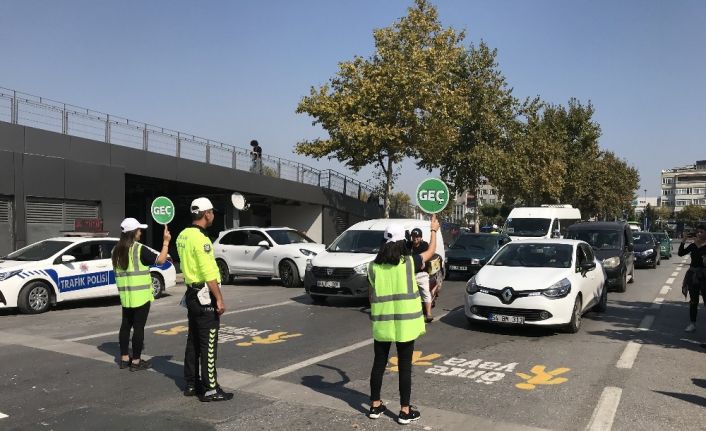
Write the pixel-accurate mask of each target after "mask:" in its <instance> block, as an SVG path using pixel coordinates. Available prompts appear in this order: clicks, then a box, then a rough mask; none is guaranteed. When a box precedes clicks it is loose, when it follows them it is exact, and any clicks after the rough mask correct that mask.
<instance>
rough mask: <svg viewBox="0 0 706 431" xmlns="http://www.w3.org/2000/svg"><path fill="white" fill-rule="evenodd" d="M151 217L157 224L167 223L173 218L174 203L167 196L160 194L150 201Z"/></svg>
mask: <svg viewBox="0 0 706 431" xmlns="http://www.w3.org/2000/svg"><path fill="white" fill-rule="evenodd" d="M150 214H152V218H153V219H154V221H156V222H157V223H159V224H168V223H171V221H172V220H174V204H173V203H172V201H171V200H170V199H169V198H165V197H164V196H160V197H158V198H156V199H155V200H153V201H152V208H151V209H150Z"/></svg>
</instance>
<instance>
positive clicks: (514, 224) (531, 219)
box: [504, 205, 581, 241]
mask: <svg viewBox="0 0 706 431" xmlns="http://www.w3.org/2000/svg"><path fill="white" fill-rule="evenodd" d="M579 221H581V211H579V209H578V208H574V207H572V206H571V205H542V206H541V207H520V208H514V209H513V210H512V211H510V215H509V216H508V217H507V220H506V221H505V227H504V231H505V233H506V234H508V235H509V236H510V239H512V240H513V241H517V240H522V239H528V238H533V239H538V238H563V237H564V235H566V229H567V228H568V227H569V226H571V225H572V224H574V223H576V222H579Z"/></svg>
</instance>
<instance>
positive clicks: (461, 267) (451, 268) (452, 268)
mask: <svg viewBox="0 0 706 431" xmlns="http://www.w3.org/2000/svg"><path fill="white" fill-rule="evenodd" d="M449 269H450V270H451V271H467V270H468V267H467V266H456V265H449Z"/></svg>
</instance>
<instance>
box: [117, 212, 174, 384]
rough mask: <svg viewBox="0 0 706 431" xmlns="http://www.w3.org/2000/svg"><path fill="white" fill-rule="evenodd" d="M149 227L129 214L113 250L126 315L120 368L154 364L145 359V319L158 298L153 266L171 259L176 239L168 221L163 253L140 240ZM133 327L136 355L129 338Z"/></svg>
mask: <svg viewBox="0 0 706 431" xmlns="http://www.w3.org/2000/svg"><path fill="white" fill-rule="evenodd" d="M143 229H147V225H146V224H142V223H140V222H139V221H137V220H136V219H134V218H126V219H125V220H123V222H122V223H120V230H121V234H120V240H119V241H118V245H116V246H115V249H114V250H113V256H112V261H113V270H114V271H115V284H116V285H117V286H118V293H119V294H120V304H121V305H122V308H123V310H122V314H123V319H122V323H121V324H120V335H119V341H120V368H121V369H125V368H128V367H129V368H130V371H140V370H146V369H148V368H150V367H151V366H152V364H151V363H150V362H149V361H143V360H142V359H141V357H140V356H141V354H142V348H143V346H144V339H145V323H147V315H148V314H149V312H150V304H151V303H152V301H154V296H153V293H152V277H151V276H150V266H153V265H161V264H163V263H164V262H165V261H166V260H167V253H168V250H169V242H170V241H171V239H172V236H171V234H170V233H169V229H168V228H167V225H164V234H163V235H162V250H161V251H160V252H159V256H158V255H156V254H155V253H154V252H152V251H151V250H150V249H149V248H147V247H144V246H143V245H142V244H140V243H139V241H140V238H142V230H143ZM130 330H132V358H131V357H130V350H129V342H130Z"/></svg>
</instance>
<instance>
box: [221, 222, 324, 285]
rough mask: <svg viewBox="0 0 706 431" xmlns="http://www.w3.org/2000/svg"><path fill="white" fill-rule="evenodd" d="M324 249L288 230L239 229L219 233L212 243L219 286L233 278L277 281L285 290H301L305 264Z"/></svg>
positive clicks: (292, 230) (270, 228) (282, 228)
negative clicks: (219, 276) (250, 277)
mask: <svg viewBox="0 0 706 431" xmlns="http://www.w3.org/2000/svg"><path fill="white" fill-rule="evenodd" d="M325 248H326V246H324V245H323V244H317V243H316V242H314V241H313V240H312V239H311V238H309V237H307V236H306V235H304V234H303V233H301V232H299V231H297V230H294V229H291V228H288V227H267V228H262V227H239V228H235V229H230V230H226V231H223V232H221V233H220V234H218V239H216V241H215V242H214V243H213V249H214V254H215V257H216V262H217V263H218V269H219V271H220V273H221V281H222V282H223V283H227V282H229V281H231V280H232V278H233V277H234V276H255V277H257V278H259V279H261V280H269V279H271V278H272V277H279V278H280V280H281V281H282V285H283V286H285V287H297V286H301V284H302V279H303V276H304V271H305V269H306V260H307V259H311V258H313V257H314V256H316V255H317V254H318V253H321V252H322V251H324V249H325Z"/></svg>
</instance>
